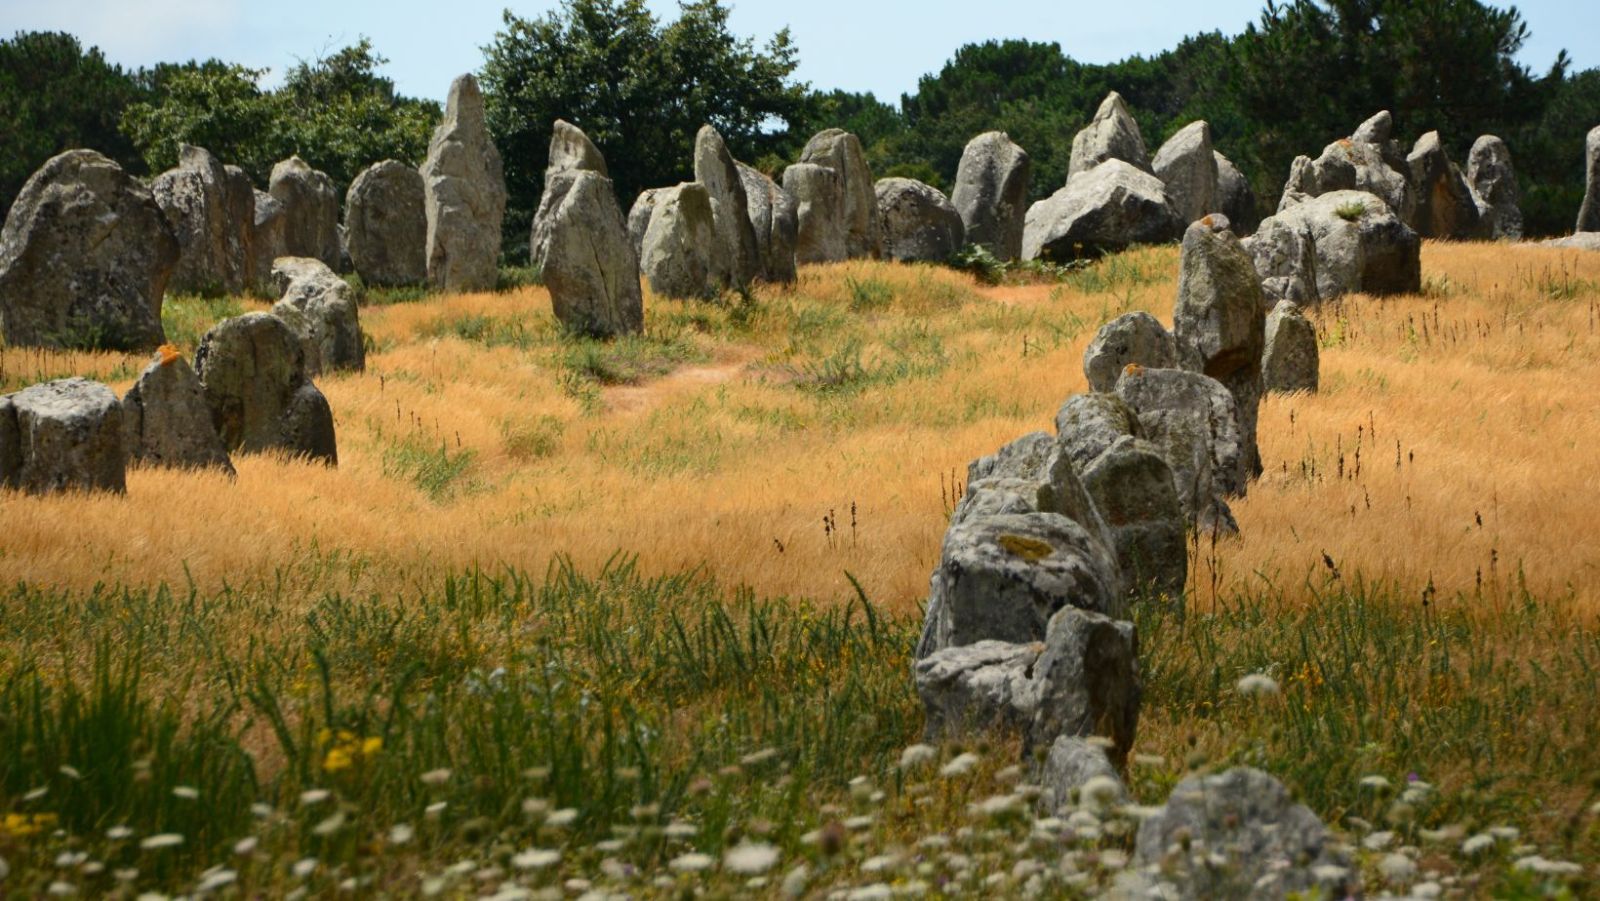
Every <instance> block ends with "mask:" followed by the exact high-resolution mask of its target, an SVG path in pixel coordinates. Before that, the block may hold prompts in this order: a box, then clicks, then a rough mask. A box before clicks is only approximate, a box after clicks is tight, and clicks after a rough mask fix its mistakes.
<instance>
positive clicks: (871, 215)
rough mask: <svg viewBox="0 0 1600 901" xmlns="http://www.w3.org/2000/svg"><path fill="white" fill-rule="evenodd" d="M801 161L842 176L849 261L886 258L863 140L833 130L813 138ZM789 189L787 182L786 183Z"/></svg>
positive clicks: (846, 246) (802, 153)
mask: <svg viewBox="0 0 1600 901" xmlns="http://www.w3.org/2000/svg"><path fill="white" fill-rule="evenodd" d="M800 162H802V163H816V164H817V165H820V166H826V167H828V168H829V169H832V170H833V171H834V172H837V173H838V174H839V189H840V192H841V193H842V196H843V198H844V202H843V204H842V206H841V208H840V210H841V213H842V215H843V218H844V230H845V253H846V255H847V256H848V257H849V258H850V259H853V260H854V259H861V258H865V257H871V258H872V259H877V258H878V257H880V256H882V255H883V233H882V227H881V225H880V224H879V222H878V198H877V195H876V194H875V193H874V191H873V182H872V172H871V171H870V170H868V169H867V155H866V152H865V151H864V150H862V149H861V139H860V138H858V137H856V136H855V135H853V134H850V133H849V132H847V131H843V130H841V129H837V128H830V129H827V130H826V131H821V132H818V133H817V134H816V135H813V136H812V138H811V140H809V141H807V142H806V146H805V150H803V151H801V153H800ZM784 186H785V187H788V182H787V181H785V182H784Z"/></svg>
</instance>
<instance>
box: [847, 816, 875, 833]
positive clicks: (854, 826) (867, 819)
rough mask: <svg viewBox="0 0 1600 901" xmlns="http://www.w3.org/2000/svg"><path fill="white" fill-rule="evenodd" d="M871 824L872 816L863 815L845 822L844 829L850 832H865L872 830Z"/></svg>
mask: <svg viewBox="0 0 1600 901" xmlns="http://www.w3.org/2000/svg"><path fill="white" fill-rule="evenodd" d="M872 823H873V817H872V814H870V813H865V814H862V815H861V816H858V817H851V818H850V819H848V820H845V821H844V828H846V829H848V830H850V831H851V832H865V831H866V830H868V829H871V828H872Z"/></svg>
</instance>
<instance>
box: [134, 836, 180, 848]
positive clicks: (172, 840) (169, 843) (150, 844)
mask: <svg viewBox="0 0 1600 901" xmlns="http://www.w3.org/2000/svg"><path fill="white" fill-rule="evenodd" d="M181 844H183V836H181V835H179V834H178V833H176V832H163V833H161V834H160V835H152V836H150V837H149V838H147V839H145V840H144V841H142V842H140V843H139V847H141V848H143V849H144V850H146V851H155V850H159V849H161V848H175V847H177V846H178V845H181Z"/></svg>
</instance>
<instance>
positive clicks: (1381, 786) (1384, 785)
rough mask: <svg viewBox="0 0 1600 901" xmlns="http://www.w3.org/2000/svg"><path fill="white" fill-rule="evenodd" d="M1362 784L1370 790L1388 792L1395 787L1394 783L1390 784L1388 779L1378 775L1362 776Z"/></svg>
mask: <svg viewBox="0 0 1600 901" xmlns="http://www.w3.org/2000/svg"><path fill="white" fill-rule="evenodd" d="M1360 785H1361V787H1362V788H1364V789H1367V790H1368V791H1375V792H1386V791H1388V790H1389V789H1391V788H1393V787H1394V786H1393V785H1392V784H1390V782H1389V780H1388V779H1385V778H1384V777H1382V776H1377V775H1373V776H1362V777H1361V782H1360Z"/></svg>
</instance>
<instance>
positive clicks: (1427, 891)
mask: <svg viewBox="0 0 1600 901" xmlns="http://www.w3.org/2000/svg"><path fill="white" fill-rule="evenodd" d="M1443 894H1444V886H1442V885H1440V884H1439V883H1437V882H1432V881H1429V882H1419V883H1417V884H1416V885H1413V886H1412V887H1411V897H1413V898H1423V899H1427V898H1438V897H1440V896H1442V895H1443Z"/></svg>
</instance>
